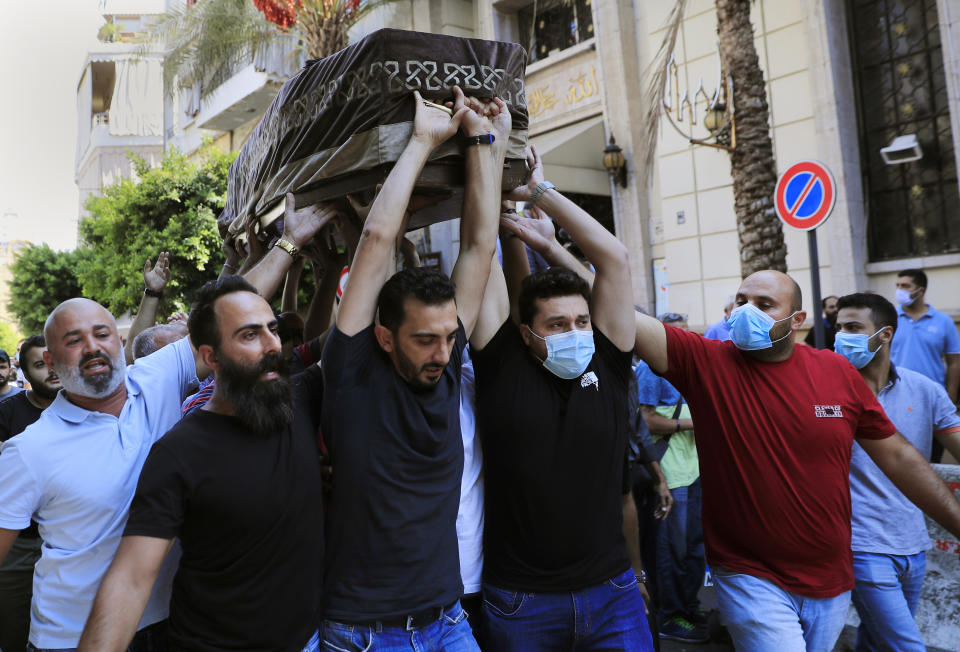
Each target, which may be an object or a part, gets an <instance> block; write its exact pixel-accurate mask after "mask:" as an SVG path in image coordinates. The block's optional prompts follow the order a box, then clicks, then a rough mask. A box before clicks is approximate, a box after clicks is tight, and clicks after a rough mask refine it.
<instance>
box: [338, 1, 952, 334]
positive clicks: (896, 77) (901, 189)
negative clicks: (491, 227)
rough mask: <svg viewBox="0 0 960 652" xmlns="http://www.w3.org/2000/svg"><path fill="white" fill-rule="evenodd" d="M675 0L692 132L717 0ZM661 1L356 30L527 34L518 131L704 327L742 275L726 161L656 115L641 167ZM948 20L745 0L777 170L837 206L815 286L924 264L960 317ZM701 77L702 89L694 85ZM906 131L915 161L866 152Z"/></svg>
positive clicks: (416, 13) (681, 86)
mask: <svg viewBox="0 0 960 652" xmlns="http://www.w3.org/2000/svg"><path fill="white" fill-rule="evenodd" d="M687 5H688V7H687V11H686V14H685V16H684V21H683V25H682V28H681V31H680V36H679V38H678V40H677V43H676V47H675V49H674V57H675V62H676V63H677V64H678V65H677V75H676V83H677V87H678V90H679V92H680V93H683V92H684V91H686V92H687V93H688V97H690V98H694V106H693V110H694V111H695V112H696V114H697V118H698V120H697V124H696V125H692V124H691V123H690V116H689V113H688V114H687V115H686V116H685V120H684V121H683V122H678V121H677V120H676V115H675V112H674V122H675V123H677V126H678V127H679V128H680V129H682V130H684V131H685V132H686V134H687V135H688V136H690V137H699V138H702V137H705V136H707V135H708V132H707V131H706V130H705V129H704V127H703V126H702V125H703V113H704V111H705V109H706V105H707V97H709V96H711V95H712V94H713V92H714V89H715V88H716V86H717V83H718V79H717V69H718V64H719V55H718V52H717V44H716V21H717V18H716V12H715V8H714V3H713V1H712V0H689V2H688V3H687ZM534 6H536V13H535V14H534ZM672 6H673V3H672V2H669V1H667V0H662V1H661V0H656V1H654V0H592V1H591V0H574V1H573V2H559V1H550V0H541V1H539V2H537V3H532V2H529V1H527V0H501V1H494V0H477V1H476V2H458V1H455V0H450V1H446V2H436V1H434V2H428V1H422V2H420V1H418V0H412V1H411V2H398V3H394V4H392V5H388V6H387V7H385V8H383V9H381V10H380V11H378V12H376V13H375V14H374V15H373V16H371V17H370V18H368V19H367V20H366V21H364V23H363V24H361V25H358V26H357V28H356V30H355V31H357V32H358V33H360V34H362V33H367V32H369V31H372V30H373V29H376V28H377V27H380V26H386V25H389V26H393V27H401V28H407V29H416V30H422V31H434V32H443V33H447V34H457V35H463V36H474V37H480V38H492V39H500V40H510V41H516V42H519V43H521V44H522V45H524V46H525V47H527V48H528V49H529V50H530V60H531V62H530V64H529V66H528V68H527V76H526V94H527V106H528V110H529V113H530V116H531V128H530V134H529V135H530V141H531V142H533V143H534V144H536V145H537V147H538V149H539V150H540V151H541V153H543V155H544V160H545V163H546V173H547V177H548V178H549V179H551V180H552V181H554V183H556V184H557V185H558V186H559V187H561V188H562V189H563V190H564V191H566V192H569V193H575V194H576V195H577V198H578V199H579V200H580V201H582V202H585V204H586V205H588V206H589V207H590V209H591V210H593V212H594V213H595V215H596V216H597V217H598V219H600V220H601V221H603V222H604V223H606V224H607V225H608V226H610V227H611V228H613V229H614V230H615V232H616V233H617V235H618V236H619V237H620V238H621V239H622V240H623V241H624V242H625V243H627V244H628V245H629V247H630V250H631V253H632V257H633V263H632V264H633V271H634V279H635V292H636V299H637V303H638V304H640V305H643V306H645V307H647V308H648V309H649V310H651V311H655V312H664V311H666V310H671V311H675V312H683V313H687V314H689V319H690V323H691V325H692V326H694V327H695V328H703V327H705V326H706V325H707V324H709V323H711V322H713V321H716V320H717V319H719V318H720V317H721V306H722V304H723V301H724V299H725V297H727V296H728V295H730V294H732V293H733V292H734V291H735V290H736V288H737V285H738V284H739V278H740V267H739V258H738V247H737V227H736V219H735V215H734V212H733V191H732V181H731V178H730V172H729V168H730V163H729V157H728V155H727V153H726V152H724V151H722V150H718V149H713V148H709V147H705V146H700V145H696V146H695V145H691V144H690V143H689V142H688V140H687V139H685V138H684V137H682V136H681V135H680V134H678V133H677V131H676V130H674V128H673V127H671V126H670V125H669V123H667V122H666V121H663V124H662V126H661V135H660V139H659V148H658V151H657V156H656V166H655V169H654V170H653V172H652V175H651V178H650V182H649V184H648V183H647V182H646V180H644V179H640V178H638V175H637V171H638V170H639V169H640V166H641V161H642V159H643V157H644V152H643V151H640V147H641V143H642V137H643V134H644V130H645V123H644V110H645V105H644V101H643V86H644V74H645V72H646V71H647V69H648V67H649V65H650V62H651V59H652V57H653V56H654V54H655V52H656V50H657V49H658V48H659V46H660V42H661V40H662V37H663V34H664V27H665V21H666V18H667V15H668V13H669V12H670V9H671V8H672ZM958 16H960V2H957V0H890V1H888V2H877V1H870V0H866V1H860V0H762V1H758V2H755V3H753V4H752V21H753V25H754V29H755V34H756V40H755V44H756V48H757V53H758V55H759V58H760V65H761V67H762V68H763V70H764V73H765V78H766V80H767V88H768V100H769V105H770V123H771V129H772V137H773V144H774V152H775V156H776V163H777V168H778V171H783V170H784V169H786V168H787V167H788V166H789V165H790V164H791V163H793V162H795V161H798V160H802V159H815V160H818V161H821V162H822V163H824V164H825V165H826V166H827V167H828V168H829V169H830V170H831V171H832V173H833V176H834V178H835V180H836V185H837V200H836V205H835V208H834V210H833V213H832V215H831V217H830V219H829V220H828V222H827V223H826V224H825V225H824V226H823V227H821V228H820V229H819V231H818V238H819V257H820V265H821V271H820V278H821V284H822V290H823V294H824V295H828V294H843V293H847V292H851V291H854V290H861V289H870V290H874V291H877V292H881V293H883V294H885V295H886V296H888V297H892V295H893V284H894V278H895V276H896V271H897V270H900V269H903V268H906V267H922V268H924V269H926V270H927V272H928V274H929V276H930V288H929V290H928V293H927V297H928V300H929V301H930V302H931V303H932V304H933V305H935V306H937V307H938V308H941V309H943V310H946V311H948V312H950V313H952V314H954V315H960V297H958V296H957V295H956V294H955V293H954V292H953V291H952V289H953V287H954V286H953V284H954V283H956V282H957V281H958V280H960V255H958V252H960V193H958V189H957V177H956V152H957V150H958V148H957V147H955V143H956V139H957V137H958V125H957V120H958V117H960V102H958V99H960V96H958V93H960V90H958V88H960V87H958V83H960V52H958V49H957V47H958V46H957V42H958V37H960V31H958V30H960V24H958V23H957V22H956V21H957V17H958ZM701 80H702V85H703V87H704V89H705V93H701V95H700V96H699V99H697V98H695V97H694V96H695V95H696V94H697V90H698V87H699V86H700V82H701ZM903 135H907V136H909V135H915V136H916V137H917V141H918V145H919V147H920V151H921V153H922V157H921V158H920V159H919V160H918V161H914V162H909V163H902V164H898V165H886V164H885V163H884V162H883V159H882V158H881V154H880V151H879V150H880V149H881V148H883V147H886V146H888V145H889V144H890V143H891V142H892V140H893V138H894V137H896V136H903ZM610 137H614V138H615V139H616V142H617V144H618V145H619V146H620V147H622V149H623V152H624V155H625V156H626V160H627V170H628V173H627V176H626V185H625V187H624V186H621V185H619V184H618V183H616V182H615V181H614V180H612V179H611V178H610V177H609V176H608V174H607V173H606V171H605V170H604V168H603V165H602V156H603V150H604V148H605V146H606V144H607V142H608V141H609V139H610ZM785 237H786V242H787V246H788V259H787V260H788V267H789V271H790V273H791V274H793V275H794V276H795V277H796V278H797V280H798V281H799V282H800V284H801V286H802V287H803V289H804V291H805V294H806V296H808V297H809V296H810V269H809V266H810V263H809V254H808V245H807V236H806V234H805V233H803V232H799V231H796V230H793V229H786V230H785ZM453 239H454V236H453V234H451V241H453ZM433 240H434V241H437V240H439V238H436V237H434V238H433ZM655 270H656V273H655ZM806 308H807V309H808V312H811V314H812V306H810V305H807V306H806Z"/></svg>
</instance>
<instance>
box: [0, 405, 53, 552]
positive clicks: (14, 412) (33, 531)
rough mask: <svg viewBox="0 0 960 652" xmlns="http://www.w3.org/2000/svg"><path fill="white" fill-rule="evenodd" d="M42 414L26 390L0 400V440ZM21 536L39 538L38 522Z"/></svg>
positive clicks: (24, 427) (7, 437) (14, 434)
mask: <svg viewBox="0 0 960 652" xmlns="http://www.w3.org/2000/svg"><path fill="white" fill-rule="evenodd" d="M41 414H43V410H42V409H40V408H38V407H37V406H36V405H34V404H33V403H31V402H30V401H29V400H28V399H27V393H26V392H18V393H16V394H14V395H13V396H11V397H9V398H5V399H3V400H0V441H7V440H8V439H10V438H11V437H15V436H16V435H19V434H20V433H21V432H23V431H24V430H26V429H27V426H29V425H30V424H32V423H33V422H34V421H36V420H37V419H39V418H40V415H41ZM20 536H21V537H22V538H24V539H39V538H40V533H39V532H38V531H37V522H36V521H31V522H30V525H29V527H27V528H26V529H25V530H21V531H20Z"/></svg>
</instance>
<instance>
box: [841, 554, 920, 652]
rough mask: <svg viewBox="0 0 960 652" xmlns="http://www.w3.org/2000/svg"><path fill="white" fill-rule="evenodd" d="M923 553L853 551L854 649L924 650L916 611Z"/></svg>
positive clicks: (867, 651) (865, 651)
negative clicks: (857, 621)
mask: <svg viewBox="0 0 960 652" xmlns="http://www.w3.org/2000/svg"><path fill="white" fill-rule="evenodd" d="M926 570H927V557H926V554H924V553H922V552H919V553H917V554H915V555H881V554H876V553H871V552H856V551H854V553H853V577H854V580H855V584H854V587H853V604H854V606H855V607H856V608H857V613H858V614H860V629H859V630H857V648H856V649H857V652H872V651H873V650H897V652H915V651H916V652H924V651H925V650H926V649H927V648H926V646H925V645H924V644H923V638H922V637H921V636H920V630H918V629H917V623H916V622H915V621H914V619H913V616H914V614H916V613H917V604H918V603H919V602H920V593H921V592H922V591H923V576H924V574H925V573H926Z"/></svg>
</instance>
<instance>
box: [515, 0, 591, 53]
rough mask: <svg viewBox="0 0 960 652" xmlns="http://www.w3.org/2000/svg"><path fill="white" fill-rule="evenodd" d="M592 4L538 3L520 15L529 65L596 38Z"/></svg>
mask: <svg viewBox="0 0 960 652" xmlns="http://www.w3.org/2000/svg"><path fill="white" fill-rule="evenodd" d="M590 4H591V0H537V1H536V2H533V3H531V4H530V5H528V6H527V7H525V8H523V9H520V10H519V11H518V12H517V22H518V23H519V28H520V43H521V44H522V45H523V46H524V47H526V48H527V52H528V53H529V56H530V63H533V62H534V61H540V60H541V59H545V58H547V57H548V56H550V55H551V54H555V53H556V52H559V51H560V50H566V49H567V48H569V47H571V46H574V45H576V44H577V43H582V42H583V41H586V40H587V39H590V38H593V8H592V7H591V6H590Z"/></svg>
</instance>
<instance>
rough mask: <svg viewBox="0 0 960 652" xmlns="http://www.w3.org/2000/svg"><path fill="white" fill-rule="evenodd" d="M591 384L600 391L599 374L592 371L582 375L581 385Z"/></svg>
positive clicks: (587, 385)
mask: <svg viewBox="0 0 960 652" xmlns="http://www.w3.org/2000/svg"><path fill="white" fill-rule="evenodd" d="M590 385H593V388H594V389H596V390H597V391H598V392H599V391H600V379H599V378H597V374H595V373H593V372H592V371H588V372H587V373H585V374H583V375H582V376H580V387H589V386H590Z"/></svg>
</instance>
